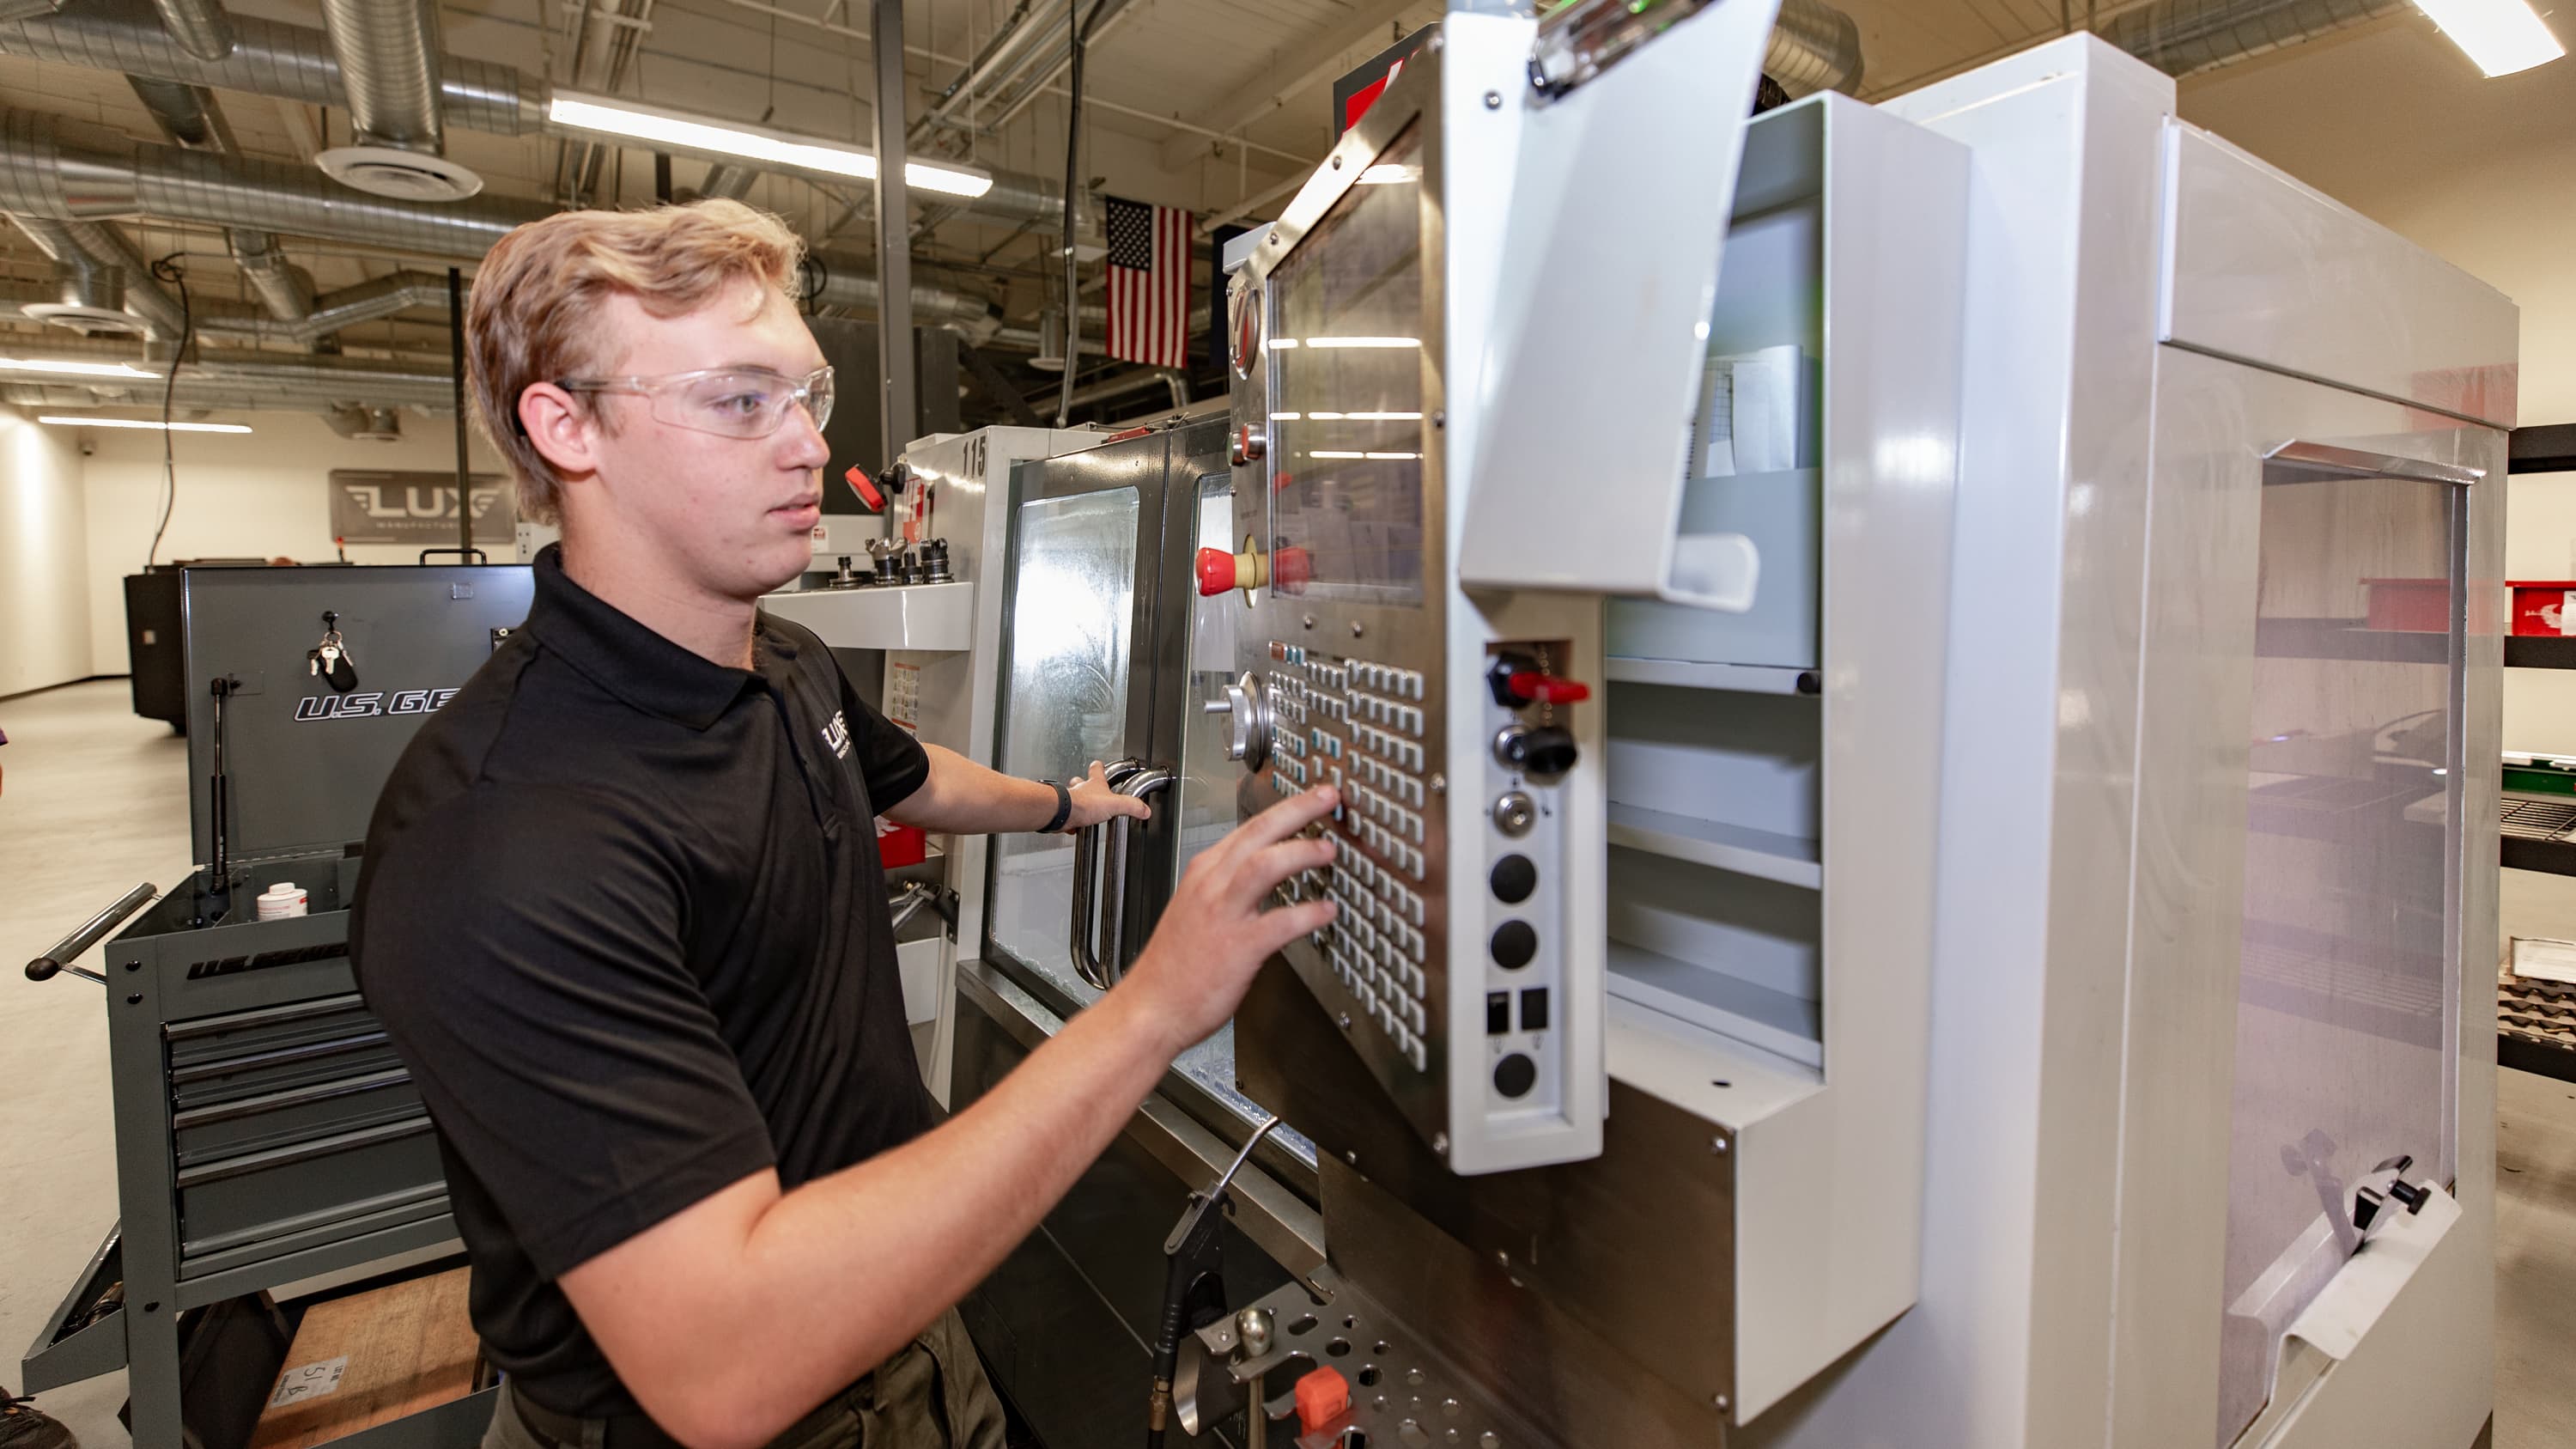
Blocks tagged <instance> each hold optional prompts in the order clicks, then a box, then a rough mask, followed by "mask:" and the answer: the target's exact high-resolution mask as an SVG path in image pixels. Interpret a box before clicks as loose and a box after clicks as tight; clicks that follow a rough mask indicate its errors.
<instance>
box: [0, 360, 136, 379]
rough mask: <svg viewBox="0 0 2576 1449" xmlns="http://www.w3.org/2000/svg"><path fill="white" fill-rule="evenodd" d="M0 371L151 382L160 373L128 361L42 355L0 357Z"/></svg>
mask: <svg viewBox="0 0 2576 1449" xmlns="http://www.w3.org/2000/svg"><path fill="white" fill-rule="evenodd" d="M0 372H53V373H60V374H62V375H63V376H65V377H139V378H145V379H148V380H150V381H153V382H158V381H160V380H161V374H159V373H157V372H147V371H145V370H144V369H142V368H139V367H136V366H135V365H134V364H132V363H130V362H57V361H53V360H51V359H48V358H42V357H0Z"/></svg>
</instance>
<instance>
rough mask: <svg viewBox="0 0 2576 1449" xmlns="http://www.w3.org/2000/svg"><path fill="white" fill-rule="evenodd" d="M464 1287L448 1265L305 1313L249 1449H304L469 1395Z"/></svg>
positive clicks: (476, 1352)
mask: <svg viewBox="0 0 2576 1449" xmlns="http://www.w3.org/2000/svg"><path fill="white" fill-rule="evenodd" d="M466 1281H467V1272H466V1270H465V1269H463V1268H457V1269H454V1270H452V1271H450V1272H445V1273H439V1274H436V1275H434V1276H431V1277H427V1278H414V1279H411V1280H409V1281H408V1282H402V1283H395V1284H391V1285H389V1286H387V1287H383V1288H377V1289H373V1290H371V1291H369V1292H365V1293H356V1294H352V1295H350V1296H348V1297H346V1298H333V1299H330V1300H328V1301H326V1302H322V1303H316V1304H314V1305H313V1306H312V1307H311V1308H309V1309H307V1310H306V1311H305V1314H304V1322H303V1323H302V1325H301V1326H299V1327H298V1328H297V1329H296V1331H295V1342H294V1344H293V1345H292V1346H291V1347H289V1348H288V1349H287V1351H286V1364H285V1367H284V1368H283V1369H282V1370H281V1371H280V1372H279V1374H278V1376H277V1382H276V1383H275V1384H273V1385H271V1386H270V1389H269V1397H268V1404H267V1407H265V1408H263V1409H262V1410H261V1411H260V1416H259V1428H258V1429H257V1430H256V1431H255V1432H254V1433H253V1434H252V1435H251V1449H309V1446H311V1445H315V1444H325V1443H328V1442H330V1441H331V1440H333V1439H338V1438H342V1437H344V1436H346V1435H350V1434H354V1433H356V1432H358V1431H359V1430H361V1429H372V1428H374V1427H375V1426H376V1425H378V1424H385V1423H390V1422H392V1421H393V1420H396V1419H400V1418H404V1417H406V1416H408V1415H412V1414H417V1413H419V1412H421V1411H422V1410H424V1409H431V1408H436V1407H437V1406H438V1405H440V1404H444V1403H447V1402H448V1401H450V1400H452V1399H461V1398H464V1397H465V1396H466V1395H467V1394H469V1393H472V1392H473V1391H474V1369H475V1364H476V1361H477V1359H478V1358H479V1357H480V1355H481V1352H482V1346H481V1345H480V1344H479V1343H477V1342H476V1341H475V1337H474V1324H473V1322H472V1321H471V1320H470V1319H469V1318H468V1317H467V1316H466V1309H465V1288H466Z"/></svg>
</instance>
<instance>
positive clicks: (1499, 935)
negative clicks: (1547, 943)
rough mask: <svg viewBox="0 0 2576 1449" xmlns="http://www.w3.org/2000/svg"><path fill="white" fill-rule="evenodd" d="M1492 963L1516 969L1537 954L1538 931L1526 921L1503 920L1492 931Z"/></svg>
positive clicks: (1504, 967) (1509, 969)
mask: <svg viewBox="0 0 2576 1449" xmlns="http://www.w3.org/2000/svg"><path fill="white" fill-rule="evenodd" d="M1493 947H1494V964H1495V965H1497V966H1500V967H1502V968H1503V969H1504V970H1506V971H1517V970H1519V969H1520V968H1521V967H1523V966H1527V965H1528V964H1529V963H1530V958H1531V957H1532V956H1535V955H1537V954H1538V932H1536V931H1533V930H1531V929H1530V928H1529V922H1527V921H1505V922H1503V924H1502V928H1501V929H1499V930H1497V931H1495V932H1494V942H1493Z"/></svg>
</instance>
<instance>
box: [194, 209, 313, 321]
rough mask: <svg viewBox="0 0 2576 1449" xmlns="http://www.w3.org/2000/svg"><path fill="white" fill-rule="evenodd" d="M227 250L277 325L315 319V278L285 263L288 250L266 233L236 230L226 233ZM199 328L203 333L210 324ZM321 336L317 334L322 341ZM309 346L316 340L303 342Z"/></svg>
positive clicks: (291, 264)
mask: <svg viewBox="0 0 2576 1449" xmlns="http://www.w3.org/2000/svg"><path fill="white" fill-rule="evenodd" d="M224 248H225V250H227V251H229V252H231V253H232V257H233V264H234V265H235V266H237V267H240V268H241V273H242V280H244V281H246V282H248V283H250V289H251V290H252V291H253V292H255V293H257V294H258V295H259V302H260V305H261V306H263V307H266V308H267V309H268V315H269V316H271V317H274V318H276V319H277V320H278V321H281V322H287V323H299V322H302V321H304V320H305V319H306V318H309V317H311V316H312V315H313V302H314V296H313V274H312V273H311V272H308V271H306V270H304V269H303V268H302V267H299V266H297V265H296V264H295V263H293V262H290V261H288V260H287V259H286V248H284V247H282V246H280V245H278V242H277V238H276V237H274V236H272V235H270V234H269V233H267V232H264V231H252V230H249V229H248V228H238V227H237V228H235V229H234V230H232V231H228V232H226V233H224ZM212 320H213V319H208V321H207V322H199V323H198V324H197V326H198V329H199V330H200V331H203V330H205V328H206V327H207V325H208V322H210V321H212ZM320 335H321V334H319V333H316V334H314V336H315V337H319V336H320ZM302 340H304V341H306V342H310V341H312V340H314V338H305V339H302Z"/></svg>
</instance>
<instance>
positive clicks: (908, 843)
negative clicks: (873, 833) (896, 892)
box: [877, 816, 930, 870]
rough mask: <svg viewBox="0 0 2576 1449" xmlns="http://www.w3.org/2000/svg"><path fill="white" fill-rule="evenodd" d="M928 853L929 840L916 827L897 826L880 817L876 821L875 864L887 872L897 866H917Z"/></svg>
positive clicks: (919, 828)
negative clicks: (881, 866)
mask: <svg viewBox="0 0 2576 1449" xmlns="http://www.w3.org/2000/svg"><path fill="white" fill-rule="evenodd" d="M929 852H930V838H929V837H928V836H926V835H924V834H922V833H921V827H920V826H918V825H897V824H895V823H894V822H893V821H891V820H887V819H885V818H884V817H882V816H880V817H878V819H877V862H878V864H880V865H883V866H884V867H885V868H886V869H888V870H893V869H895V868H896V867H897V866H905V865H919V864H921V861H922V857H923V856H925V855H927V854H929Z"/></svg>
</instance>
